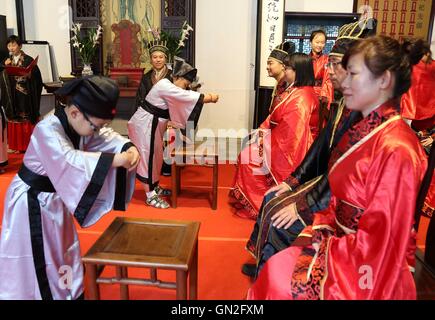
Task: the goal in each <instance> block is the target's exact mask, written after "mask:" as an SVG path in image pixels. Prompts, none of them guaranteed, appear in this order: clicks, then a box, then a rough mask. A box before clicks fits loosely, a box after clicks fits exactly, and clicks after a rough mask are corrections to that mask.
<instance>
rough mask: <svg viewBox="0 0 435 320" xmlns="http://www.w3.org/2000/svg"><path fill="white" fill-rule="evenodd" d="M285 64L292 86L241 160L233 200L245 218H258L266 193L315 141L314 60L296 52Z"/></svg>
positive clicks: (284, 176) (316, 105) (288, 80)
mask: <svg viewBox="0 0 435 320" xmlns="http://www.w3.org/2000/svg"><path fill="white" fill-rule="evenodd" d="M285 63H286V71H285V73H286V80H287V82H288V83H290V85H289V86H288V88H287V89H286V90H285V91H284V92H283V93H282V94H281V95H279V96H278V97H277V99H276V101H277V105H276V106H275V107H274V108H273V109H272V111H271V114H270V115H269V117H268V118H267V119H266V120H265V121H264V122H263V123H262V124H261V126H260V128H259V129H258V130H257V131H256V132H255V133H254V134H252V136H251V140H250V144H249V145H248V146H247V147H246V148H245V149H244V150H242V152H241V153H240V155H239V158H238V163H237V172H236V175H235V177H234V182H233V189H232V191H231V193H230V197H232V198H233V199H235V200H236V202H235V203H234V206H235V207H236V208H237V209H238V210H237V212H236V214H237V215H238V216H240V217H242V218H250V219H254V220H255V219H256V218H257V216H258V211H259V209H260V206H261V203H262V201H263V197H264V194H265V192H266V191H267V190H268V189H270V187H272V186H274V185H276V184H279V183H281V182H282V181H284V179H286V178H287V177H288V175H289V174H290V173H291V172H293V170H294V169H295V168H296V167H297V166H298V165H299V164H300V162H301V161H302V159H303V158H304V157H305V154H306V153H307V151H308V149H309V147H310V146H311V143H312V142H313V138H312V135H311V131H310V126H309V121H310V118H311V114H312V113H313V111H314V110H316V109H317V107H318V103H319V101H318V99H317V97H316V94H315V92H314V88H313V85H314V75H313V66H312V63H311V59H310V58H309V57H308V56H307V55H305V54H303V53H294V54H292V55H290V56H289V57H287V58H286V59H285Z"/></svg>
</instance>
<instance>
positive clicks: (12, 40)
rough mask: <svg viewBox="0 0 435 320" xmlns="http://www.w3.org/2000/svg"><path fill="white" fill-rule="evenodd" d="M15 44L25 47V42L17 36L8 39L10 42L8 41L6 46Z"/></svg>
mask: <svg viewBox="0 0 435 320" xmlns="http://www.w3.org/2000/svg"><path fill="white" fill-rule="evenodd" d="M13 42H15V43H16V44H18V45H19V46H20V47H21V46H22V45H23V42H22V41H21V39H20V37H18V36H15V35H13V36H10V37H9V38H8V40H7V41H6V45H8V44H9V43H13Z"/></svg>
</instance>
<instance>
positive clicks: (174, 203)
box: [171, 162, 179, 209]
mask: <svg viewBox="0 0 435 320" xmlns="http://www.w3.org/2000/svg"><path fill="white" fill-rule="evenodd" d="M178 173H179V172H178V171H177V165H176V164H175V162H174V163H173V164H172V173H171V174H172V197H171V202H172V203H171V204H172V208H174V209H175V208H177V196H178V192H177V191H178V190H177V176H178Z"/></svg>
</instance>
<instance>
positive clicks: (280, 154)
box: [265, 94, 315, 182]
mask: <svg viewBox="0 0 435 320" xmlns="http://www.w3.org/2000/svg"><path fill="white" fill-rule="evenodd" d="M314 103H315V102H314V100H312V99H310V98H309V97H306V96H305V95H304V94H298V96H297V97H295V98H294V99H292V98H290V99H289V101H288V102H287V103H286V105H283V106H281V107H280V108H281V110H278V111H279V112H280V113H281V115H280V116H278V119H277V120H278V121H279V123H278V126H277V127H275V128H273V129H272V130H271V138H270V139H271V144H270V145H271V150H270V151H268V150H265V151H266V154H267V155H270V157H271V159H268V162H269V164H270V168H271V171H272V174H273V175H274V176H275V178H276V179H277V181H278V182H282V181H284V180H285V179H286V178H287V177H288V175H289V174H290V173H291V172H292V171H293V170H294V169H295V168H296V167H297V166H299V165H300V163H301V162H302V160H303V159H304V157H305V155H306V153H307V151H308V149H309V147H310V146H311V144H312V142H313V139H312V135H311V131H310V126H309V122H310V116H311V112H312V110H313V109H314V107H315V106H314ZM271 120H272V121H273V120H274V117H272V119H271ZM265 149H266V147H265ZM289 169H290V171H289Z"/></svg>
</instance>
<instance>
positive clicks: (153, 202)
mask: <svg viewBox="0 0 435 320" xmlns="http://www.w3.org/2000/svg"><path fill="white" fill-rule="evenodd" d="M146 204H147V205H149V206H150V207H154V208H157V209H168V208H169V203H167V202H166V201H165V200H163V199H162V198H160V197H159V196H158V195H155V196H153V197H151V198H149V199H147V200H146Z"/></svg>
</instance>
